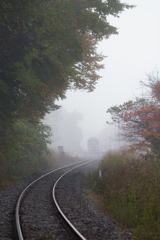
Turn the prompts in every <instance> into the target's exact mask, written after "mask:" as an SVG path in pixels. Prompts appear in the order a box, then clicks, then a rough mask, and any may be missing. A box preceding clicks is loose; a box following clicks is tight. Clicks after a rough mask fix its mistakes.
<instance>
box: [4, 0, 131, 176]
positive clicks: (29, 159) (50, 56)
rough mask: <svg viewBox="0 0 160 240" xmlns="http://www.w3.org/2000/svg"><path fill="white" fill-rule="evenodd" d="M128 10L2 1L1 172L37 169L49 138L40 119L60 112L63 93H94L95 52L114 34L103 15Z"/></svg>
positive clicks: (58, 0)
mask: <svg viewBox="0 0 160 240" xmlns="http://www.w3.org/2000/svg"><path fill="white" fill-rule="evenodd" d="M130 7H132V6H129V5H128V4H123V3H120V1H108V2H105V1H101V0H85V1H77V0H70V1H62V0H54V1H48V0H44V1H41V0H23V1H19V0H15V1H12V0H6V1H4V0H2V1H1V2H0V163H1V169H5V168H6V169H7V168H9V170H10V174H11V176H15V177H16V176H17V172H20V171H19V169H21V171H22V175H24V171H25V170H26V171H27V172H29V171H30V170H31V169H34V166H35V165H36V164H38V159H40V157H41V155H42V154H43V153H44V152H46V151H47V146H46V144H47V139H48V136H49V135H48V134H49V132H48V131H49V129H48V128H47V127H44V126H43V125H42V124H41V123H40V119H42V118H43V117H44V116H45V114H46V113H48V112H49V111H51V110H55V109H57V108H58V106H56V104H55V100H57V99H59V98H61V99H63V98H65V93H66V91H67V89H69V88H74V89H82V90H84V89H85V90H88V91H93V89H94V86H95V84H96V82H97V80H98V79H99V78H100V76H99V75H98V74H96V71H97V70H99V69H101V68H102V67H103V65H100V64H99V62H100V61H102V60H103V58H104V56H102V55H101V54H97V53H96V46H97V44H98V41H99V40H101V39H103V38H104V37H106V36H107V37H108V36H109V35H111V34H117V29H116V28H115V27H113V26H111V25H110V24H109V23H108V22H107V16H108V15H113V16H115V17H118V15H119V14H120V13H121V12H123V11H124V10H125V9H126V8H130ZM26 163H27V164H28V165H27V166H26V167H25V169H22V168H23V164H24V166H25V164H26ZM18 168H19V169H18ZM27 169H28V170H27ZM0 171H1V170H0ZM7 171H8V170H6V172H7ZM2 172H3V171H2ZM8 172H9V171H8ZM4 173H5V171H4ZM3 175H4V174H3ZM0 177H1V176H0Z"/></svg>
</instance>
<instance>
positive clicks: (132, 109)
mask: <svg viewBox="0 0 160 240" xmlns="http://www.w3.org/2000/svg"><path fill="white" fill-rule="evenodd" d="M148 80H149V81H148V83H142V84H143V86H146V87H149V89H150V91H149V94H147V96H146V97H144V96H143V97H141V98H137V99H136V100H135V101H128V102H126V103H124V104H123V105H120V106H115V107H111V108H109V109H108V110H107V112H108V113H111V115H112V119H113V121H114V122H116V123H119V125H120V128H121V129H122V135H123V137H125V138H128V139H129V140H130V141H131V142H132V144H131V146H130V149H129V151H130V152H132V151H136V150H144V151H147V152H148V151H149V152H150V151H152V152H157V153H160V79H159V77H158V76H157V77H154V76H153V75H148Z"/></svg>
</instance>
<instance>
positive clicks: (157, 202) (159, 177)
mask: <svg viewBox="0 0 160 240" xmlns="http://www.w3.org/2000/svg"><path fill="white" fill-rule="evenodd" d="M99 170H101V171H102V177H99ZM159 183H160V158H159V157H156V156H155V157H153V156H148V155H147V156H146V157H143V158H142V157H135V156H133V155H129V154H128V153H126V152H121V153H120V152H115V153H109V154H107V155H106V156H105V157H104V159H103V160H102V161H101V162H100V164H99V165H98V167H97V169H96V170H95V171H94V172H92V173H90V174H89V177H88V184H89V186H90V188H91V190H92V191H93V192H94V193H95V194H97V195H99V196H100V199H101V203H102V205H103V206H104V207H105V209H106V210H107V211H108V213H109V215H110V216H111V218H113V219H114V220H115V221H117V222H119V223H120V224H121V226H122V228H128V229H129V230H130V231H131V232H132V233H133V236H134V238H135V239H143V240H144V239H145V240H153V239H160V184H159Z"/></svg>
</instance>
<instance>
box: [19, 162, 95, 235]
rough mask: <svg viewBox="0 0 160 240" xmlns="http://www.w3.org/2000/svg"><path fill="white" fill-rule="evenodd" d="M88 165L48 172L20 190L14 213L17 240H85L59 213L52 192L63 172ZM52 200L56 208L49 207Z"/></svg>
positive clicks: (72, 166) (63, 174)
mask: <svg viewBox="0 0 160 240" xmlns="http://www.w3.org/2000/svg"><path fill="white" fill-rule="evenodd" d="M89 162H91V161H86V162H81V163H78V164H73V165H70V166H67V167H62V168H59V169H56V170H54V171H51V172H50V173H47V174H45V175H43V176H41V177H39V178H38V179H37V180H35V181H34V182H32V183H31V184H29V185H28V187H26V188H25V189H24V191H23V192H22V193H21V195H20V197H19V199H18V201H17V205H16V213H15V217H16V229H17V235H18V239H19V240H24V239H25V240H32V239H36V240H37V239H41V240H44V239H57V240H58V239H59V240H60V239H65V240H67V239H83V240H85V239H86V238H85V237H84V236H83V235H82V234H81V233H80V231H79V230H77V228H76V227H75V226H74V225H73V223H71V222H70V221H69V220H68V218H67V217H66V215H65V214H64V213H63V211H62V209H61V208H60V206H59V203H58V202H57V199H56V196H55V192H56V188H57V185H58V184H59V182H60V181H61V179H62V178H63V177H64V176H65V175H66V174H67V173H69V172H70V171H72V170H75V169H76V168H79V167H81V166H82V165H86V164H88V163H89ZM52 196H53V199H52ZM66 197H67V196H66ZM53 200H54V203H55V206H56V207H55V206H53ZM62 219H63V224H62ZM64 223H65V228H64Z"/></svg>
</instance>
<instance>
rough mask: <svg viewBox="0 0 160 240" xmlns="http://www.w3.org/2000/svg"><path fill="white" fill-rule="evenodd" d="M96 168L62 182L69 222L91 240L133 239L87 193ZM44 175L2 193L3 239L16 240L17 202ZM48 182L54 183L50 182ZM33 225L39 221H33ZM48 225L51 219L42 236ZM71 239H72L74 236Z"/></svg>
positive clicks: (61, 196)
mask: <svg viewBox="0 0 160 240" xmlns="http://www.w3.org/2000/svg"><path fill="white" fill-rule="evenodd" d="M96 165H97V163H95V164H90V165H89V166H88V167H86V166H85V167H83V168H82V169H81V170H80V169H79V170H74V171H73V172H72V173H69V174H67V175H66V176H65V177H64V179H62V180H61V181H60V184H58V188H57V199H58V201H59V200H60V202H61V203H60V207H61V208H62V209H63V210H64V213H65V214H66V215H67V217H68V218H69V220H70V221H71V222H72V223H73V224H75V227H76V228H77V229H78V230H79V231H80V232H81V233H82V234H83V235H84V236H85V237H86V238H87V239H88V240H89V239H92V240H94V239H95V240H96V239H102V240H104V239H107V240H111V239H112V240H114V239H122V240H131V239H132V236H131V235H129V234H125V233H124V232H123V231H122V230H120V229H119V228H118V224H117V223H115V222H112V221H111V219H110V218H109V217H107V216H105V215H104V214H103V212H101V210H100V209H99V207H98V205H97V204H96V203H94V202H93V201H92V200H91V198H90V197H89V196H88V195H87V193H86V189H87V174H88V172H89V171H91V170H93V169H94V168H95V166H96ZM44 173H45V172H37V173H34V174H32V175H30V176H28V177H26V178H24V179H22V180H20V181H18V184H17V185H16V186H13V187H9V188H6V189H3V190H2V191H0V240H13V239H16V235H15V227H14V212H15V210H14V208H15V205H16V201H17V199H18V197H19V195H20V193H21V192H22V191H23V189H24V188H25V187H26V186H27V185H28V184H29V183H31V182H32V181H34V180H35V179H36V178H38V177H40V176H41V175H43V174H44ZM48 179H49V181H50V182H51V179H50V178H48ZM45 185H46V183H45ZM59 189H60V190H59ZM45 195H46V193H45ZM50 195H51V194H50ZM35 197H36V196H35ZM34 205H35V203H34ZM31 208H33V209H34V208H35V206H31ZM42 210H44V208H42ZM39 214H40V213H39V212H37V214H35V212H33V215H32V216H31V218H32V221H33V219H35V218H38V217H39ZM51 216H52V215H51ZM47 218H48V217H47ZM53 219H55V218H53V217H52V218H51V220H52V221H53ZM34 222H36V221H35V220H34ZM51 224H52V223H51ZM47 226H48V220H46V221H45V219H44V221H43V223H41V226H40V230H41V232H42V233H43V232H45V229H47ZM32 227H33V226H32ZM57 228H58V227H57ZM33 230H34V229H32V231H33ZM37 231H38V228H37ZM48 233H49V232H48ZM51 235H52V236H53V238H50V239H63V238H57V237H55V236H54V234H51ZM60 235H61V234H60ZM39 236H40V235H39ZM32 239H36V240H38V239H42V238H38V239H37V238H34V235H33V236H32ZM67 239H69V238H67ZM70 239H72V237H71V238H70Z"/></svg>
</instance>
